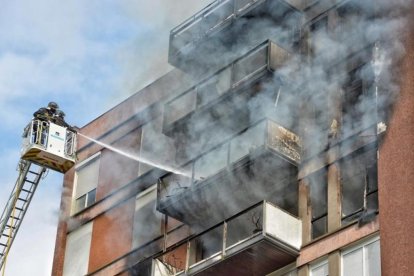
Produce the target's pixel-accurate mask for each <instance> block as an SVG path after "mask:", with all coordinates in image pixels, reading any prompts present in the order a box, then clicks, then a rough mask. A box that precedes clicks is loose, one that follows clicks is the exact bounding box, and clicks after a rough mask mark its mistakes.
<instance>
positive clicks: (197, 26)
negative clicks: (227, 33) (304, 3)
mask: <svg viewBox="0 0 414 276" xmlns="http://www.w3.org/2000/svg"><path fill="white" fill-rule="evenodd" d="M266 1H267V0H216V1H214V2H213V3H211V4H210V5H208V6H207V7H205V8H204V9H202V10H201V11H199V12H198V13H196V14H195V15H193V16H192V17H190V18H189V19H187V20H186V21H184V22H183V23H181V24H180V25H178V26H177V27H175V28H174V29H172V30H171V32H170V53H169V55H170V57H171V56H176V55H178V54H179V53H180V52H186V51H188V49H187V48H190V47H191V46H192V45H193V44H194V43H196V42H197V41H199V40H201V39H202V38H204V37H206V36H208V35H209V34H211V33H213V32H215V31H218V30H221V29H222V28H224V27H225V26H227V25H229V24H230V23H231V22H232V21H233V20H234V19H236V18H237V17H240V16H242V15H244V14H246V13H247V12H249V11H250V10H252V9H254V8H255V7H257V6H259V5H261V4H263V3H265V2H266ZM278 1H280V2H281V3H283V4H285V5H286V6H288V7H289V8H291V9H292V10H295V11H298V10H299V9H298V7H295V1H294V0H286V1H284V0H278Z"/></svg>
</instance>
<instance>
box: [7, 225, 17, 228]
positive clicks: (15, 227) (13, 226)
mask: <svg viewBox="0 0 414 276" xmlns="http://www.w3.org/2000/svg"><path fill="white" fill-rule="evenodd" d="M6 227H9V228H11V229H16V227H15V226H11V225H8V224H6Z"/></svg>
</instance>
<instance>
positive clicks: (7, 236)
mask: <svg viewBox="0 0 414 276" xmlns="http://www.w3.org/2000/svg"><path fill="white" fill-rule="evenodd" d="M1 235H2V236H4V237H6V238H9V237H10V236H9V235H7V234H5V233H3V234H1Z"/></svg>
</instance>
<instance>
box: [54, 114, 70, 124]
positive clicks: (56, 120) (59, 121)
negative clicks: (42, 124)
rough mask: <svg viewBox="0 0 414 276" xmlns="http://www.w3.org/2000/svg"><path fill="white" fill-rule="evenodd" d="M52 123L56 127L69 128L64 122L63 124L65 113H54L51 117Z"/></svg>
mask: <svg viewBox="0 0 414 276" xmlns="http://www.w3.org/2000/svg"><path fill="white" fill-rule="evenodd" d="M53 122H54V123H55V124H57V125H60V126H63V127H70V126H69V125H68V124H67V123H66V122H65V112H63V111H62V110H57V111H56V113H55V116H54V117H53Z"/></svg>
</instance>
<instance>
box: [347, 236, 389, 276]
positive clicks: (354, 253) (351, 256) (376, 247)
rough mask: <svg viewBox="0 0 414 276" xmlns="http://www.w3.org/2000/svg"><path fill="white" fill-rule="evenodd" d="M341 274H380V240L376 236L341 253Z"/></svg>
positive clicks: (373, 275)
mask: <svg viewBox="0 0 414 276" xmlns="http://www.w3.org/2000/svg"><path fill="white" fill-rule="evenodd" d="M341 260H342V265H341V267H342V274H341V275H342V276H377V275H381V265H380V264H381V258H380V242H379V238H378V237H376V238H374V239H371V240H369V241H367V242H364V243H363V244H360V245H358V246H355V247H352V248H350V249H348V250H346V251H344V252H343V253H342V258H341Z"/></svg>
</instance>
